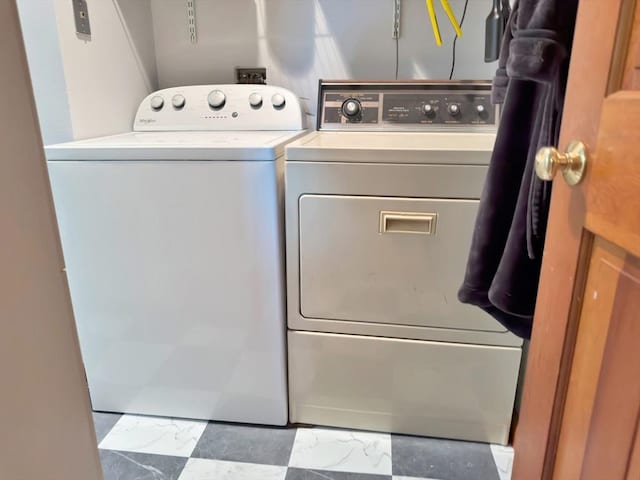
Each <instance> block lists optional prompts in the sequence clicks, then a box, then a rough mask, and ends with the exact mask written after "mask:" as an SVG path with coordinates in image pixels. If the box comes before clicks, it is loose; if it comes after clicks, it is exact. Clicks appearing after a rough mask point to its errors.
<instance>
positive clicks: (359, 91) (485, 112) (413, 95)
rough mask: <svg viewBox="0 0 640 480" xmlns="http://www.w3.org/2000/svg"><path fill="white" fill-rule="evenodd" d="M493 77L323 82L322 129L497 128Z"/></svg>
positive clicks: (319, 123)
mask: <svg viewBox="0 0 640 480" xmlns="http://www.w3.org/2000/svg"><path fill="white" fill-rule="evenodd" d="M498 117H499V109H498V107H497V106H496V105H493V104H492V103H491V82H488V81H487V82H484V81H483V82H478V81H462V82H459V81H440V82H433V81H429V82H426V81H425V82H390V83H373V82H362V83H351V82H330V81H327V82H325V81H321V83H320V92H319V105H318V129H319V130H443V129H444V130H448V129H451V130H461V129H467V130H468V129H472V130H473V129H480V130H491V129H495V128H496V127H497V124H498Z"/></svg>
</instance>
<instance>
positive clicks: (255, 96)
mask: <svg viewBox="0 0 640 480" xmlns="http://www.w3.org/2000/svg"><path fill="white" fill-rule="evenodd" d="M249 105H251V106H252V107H253V108H260V107H261V106H262V95H260V94H259V93H255V92H254V93H252V94H251V95H249Z"/></svg>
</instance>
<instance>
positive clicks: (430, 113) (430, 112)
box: [422, 103, 436, 118]
mask: <svg viewBox="0 0 640 480" xmlns="http://www.w3.org/2000/svg"><path fill="white" fill-rule="evenodd" d="M422 113H424V115H425V117H428V118H433V117H435V116H436V109H435V108H433V105H431V104H430V103H425V104H424V105H423V106H422Z"/></svg>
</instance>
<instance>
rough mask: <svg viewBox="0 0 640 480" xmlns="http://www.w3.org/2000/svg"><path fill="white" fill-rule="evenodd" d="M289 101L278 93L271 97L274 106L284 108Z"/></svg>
mask: <svg viewBox="0 0 640 480" xmlns="http://www.w3.org/2000/svg"><path fill="white" fill-rule="evenodd" d="M286 103H287V101H286V100H285V98H284V96H283V95H280V94H279V93H276V94H275V95H274V96H273V97H271V104H272V105H273V106H274V108H283V107H284V106H285V104H286Z"/></svg>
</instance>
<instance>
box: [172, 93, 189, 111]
mask: <svg viewBox="0 0 640 480" xmlns="http://www.w3.org/2000/svg"><path fill="white" fill-rule="evenodd" d="M185 103H186V100H185V98H184V95H180V94H179V93H178V94H176V95H174V96H173V98H172V99H171V105H173V108H176V109H178V110H180V109H181V108H183V107H184V104H185Z"/></svg>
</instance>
